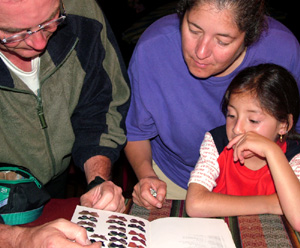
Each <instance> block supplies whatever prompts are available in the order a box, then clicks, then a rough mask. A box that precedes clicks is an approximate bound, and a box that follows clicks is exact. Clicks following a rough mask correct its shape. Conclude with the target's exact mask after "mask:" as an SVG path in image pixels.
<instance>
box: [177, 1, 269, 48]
mask: <svg viewBox="0 0 300 248" xmlns="http://www.w3.org/2000/svg"><path fill="white" fill-rule="evenodd" d="M201 4H213V5H214V6H216V7H217V8H218V9H219V10H223V9H229V10H232V11H233V13H234V14H235V22H236V25H237V26H238V28H239V30H240V31H241V32H245V40H244V44H245V46H246V47H248V46H250V45H251V44H253V43H254V42H256V41H257V40H258V39H259V38H260V36H261V33H262V32H263V30H265V29H266V28H267V22H266V4H265V1H264V0H247V1H246V0H180V1H179V2H178V6H177V14H178V15H179V17H180V19H181V21H182V20H183V16H184V14H185V13H186V12H187V11H190V10H191V9H193V8H194V7H197V6H199V5H201Z"/></svg>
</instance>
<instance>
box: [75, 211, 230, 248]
mask: <svg viewBox="0 0 300 248" xmlns="http://www.w3.org/2000/svg"><path fill="white" fill-rule="evenodd" d="M71 221H72V222H74V223H76V224H78V225H80V226H82V227H84V228H85V229H86V230H87V234H88V237H89V239H90V240H91V241H92V242H95V241H97V242H102V244H103V246H102V247H119V248H126V247H138V248H169V247H170V248H198V247H201V248H222V247H226V248H234V247H235V245H234V242H233V239H232V236H231V233H230V231H229V228H228V226H227V224H226V223H225V222H224V220H222V219H204V218H180V217H165V218H161V219H156V220H154V221H152V222H149V221H148V220H146V219H144V218H139V217H136V216H133V215H128V214H121V213H115V212H111V211H105V210H97V209H93V208H88V207H83V206H77V207H76V209H75V211H74V214H73V217H72V219H71Z"/></svg>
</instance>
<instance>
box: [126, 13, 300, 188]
mask: <svg viewBox="0 0 300 248" xmlns="http://www.w3.org/2000/svg"><path fill="white" fill-rule="evenodd" d="M179 25H180V24H179V19H178V17H177V15H176V14H173V15H169V16H166V17H163V18H161V19H160V20H158V21H156V22H155V23H154V24H152V25H151V26H150V27H149V28H148V29H147V30H146V31H145V32H144V34H143V35H142V36H141V38H140V40H139V42H138V44H137V46H136V48H135V50H134V53H133V56H132V58H131V61H130V65H129V69H128V73H129V77H130V81H131V88H132V98H131V105H130V108H129V113H128V116H127V120H126V125H127V132H128V133H127V138H128V140H129V141H138V140H147V139H150V140H151V147H152V156H153V159H154V161H155V162H156V163H157V164H158V166H159V167H160V169H161V170H162V171H163V172H164V173H165V174H166V176H167V177H168V178H170V179H171V180H172V181H173V182H175V183H176V184H178V185H179V186H181V187H183V188H187V183H188V180H189V177H190V172H191V171H192V170H193V168H194V166H195V164H196V162H197V160H198V158H199V148H200V145H201V142H202V140H203V138H204V134H205V132H206V131H209V130H211V129H212V128H215V127H217V126H220V125H223V124H224V123H225V118H224V116H223V114H222V112H221V107H220V104H221V100H222V97H223V94H224V92H225V90H226V89H227V87H228V85H229V83H230V82H231V80H232V79H233V78H234V76H235V75H236V74H237V73H238V72H239V71H240V70H242V69H244V68H245V67H248V66H253V65H257V64H261V63H275V64H279V65H281V66H283V67H285V68H287V69H288V70H289V71H291V72H292V74H293V75H294V76H295V77H296V79H297V82H298V85H299V82H300V48H299V42H298V41H297V39H296V38H295V37H294V35H293V34H292V33H291V32H290V31H289V30H288V29H287V28H286V27H284V26H283V25H282V24H280V23H279V22H277V21H275V20H274V19H272V18H269V30H268V32H267V33H264V34H263V35H262V37H261V39H260V40H259V42H257V43H255V44H254V45H252V46H251V47H248V49H247V53H246V56H245V58H244V61H243V62H242V63H241V65H240V66H239V67H238V68H237V69H236V70H235V71H233V72H232V73H231V74H229V75H227V76H224V77H210V78H208V79H199V78H195V77H194V76H192V75H191V74H190V72H189V70H188V67H187V66H186V64H185V61H184V58H183V55H182V50H181V34H180V26H179ZM297 130H298V131H299V130H300V123H299V121H298V123H297Z"/></svg>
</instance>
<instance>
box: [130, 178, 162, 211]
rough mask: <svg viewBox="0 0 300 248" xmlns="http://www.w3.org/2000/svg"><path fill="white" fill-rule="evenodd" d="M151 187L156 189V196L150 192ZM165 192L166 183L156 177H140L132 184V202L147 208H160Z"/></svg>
mask: <svg viewBox="0 0 300 248" xmlns="http://www.w3.org/2000/svg"><path fill="white" fill-rule="evenodd" d="M151 189H152V190H154V191H156V197H155V196H153V195H152V194H151ZM166 192H167V186H166V183H165V182H163V181H161V180H160V179H158V178H157V177H147V178H142V179H141V180H140V181H139V182H138V183H137V184H136V185H135V186H134V191H133V193H132V196H133V202H134V203H136V204H138V205H139V206H142V207H144V208H147V209H155V208H161V207H162V205H163V203H164V200H165V198H166Z"/></svg>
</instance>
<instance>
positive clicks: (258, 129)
mask: <svg viewBox="0 0 300 248" xmlns="http://www.w3.org/2000/svg"><path fill="white" fill-rule="evenodd" d="M283 126H285V125H282V123H281V122H279V121H277V120H276V119H275V118H274V117H273V116H271V115H270V114H268V113H267V112H266V111H264V110H263V109H262V108H261V107H260V103H259V101H258V100H257V98H256V97H253V95H251V94H249V93H240V94H231V96H230V99H229V104H228V111H227V116H226V132H227V137H228V139H229V140H232V139H233V138H234V137H235V136H237V135H239V134H243V133H246V132H249V131H252V132H255V133H258V134H260V135H262V136H264V137H266V138H268V139H270V140H273V141H276V139H277V137H278V134H279V133H280V131H281V132H282V128H283Z"/></svg>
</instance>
